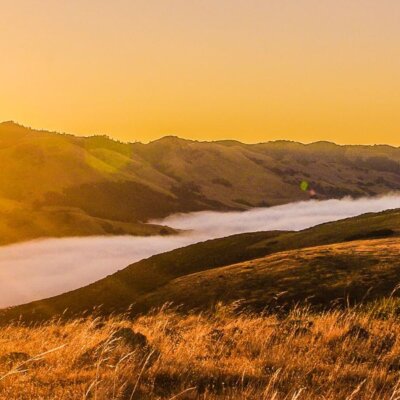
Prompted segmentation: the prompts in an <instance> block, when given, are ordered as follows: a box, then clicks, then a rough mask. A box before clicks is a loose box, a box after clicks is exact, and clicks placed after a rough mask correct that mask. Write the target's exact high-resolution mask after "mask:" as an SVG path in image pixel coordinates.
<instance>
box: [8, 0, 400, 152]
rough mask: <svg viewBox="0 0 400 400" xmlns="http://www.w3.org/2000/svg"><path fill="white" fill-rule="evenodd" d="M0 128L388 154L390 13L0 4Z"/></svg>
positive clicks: (395, 90) (393, 87) (395, 24)
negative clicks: (326, 145) (319, 144)
mask: <svg viewBox="0 0 400 400" xmlns="http://www.w3.org/2000/svg"><path fill="white" fill-rule="evenodd" d="M0 6H1V12H0V31H1V33H0V54H1V59H0V121H5V120H14V121H16V122H19V123H22V124H24V125H27V126H32V127H35V128H45V129H49V130H56V131H63V132H70V133H75V134H81V135H89V134H108V135H110V136H112V137H114V138H117V139H120V140H124V141H136V140H138V141H143V142H148V141H151V140H155V139H157V138H159V137H161V136H165V135H177V136H180V137H184V138H190V139H195V140H218V139H237V140H241V141H244V142H249V143H252V142H263V141H268V140H276V139H287V140H297V141H301V142H312V141H317V140H329V141H333V142H336V143H366V144H372V143H387V144H392V145H400V134H399V133H400V112H399V110H400V74H399V71H400V51H399V38H400V24H399V21H400V1H398V0H113V1H109V0H69V1H54V0H0Z"/></svg>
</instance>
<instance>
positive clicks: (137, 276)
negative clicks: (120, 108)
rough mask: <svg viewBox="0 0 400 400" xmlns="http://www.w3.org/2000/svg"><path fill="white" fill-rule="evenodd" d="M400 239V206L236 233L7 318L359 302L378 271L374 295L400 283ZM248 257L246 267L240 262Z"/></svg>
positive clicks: (131, 268)
mask: <svg viewBox="0 0 400 400" xmlns="http://www.w3.org/2000/svg"><path fill="white" fill-rule="evenodd" d="M399 237H400V210H391V211H386V212H382V213H377V214H365V215H363V216H360V217H355V218H349V219H345V220H341V221H337V222H331V223H326V224H322V225H319V226H316V227H313V228H310V229H306V230H303V231H299V232H257V233H249V234H241V235H234V236H230V237H227V238H223V239H216V240H210V241H207V242H203V243H198V244H194V245H191V246H188V247H184V248H181V249H177V250H173V251H170V252H167V253H164V254H160V255H156V256H153V257H150V258H148V259H146V260H142V261H139V262H137V263H135V264H132V265H130V266H129V267H127V268H125V269H124V270H121V271H119V272H117V273H115V274H113V275H110V276H108V277H106V278H104V279H102V280H100V281H98V282H96V283H93V284H91V285H89V286H86V287H84V288H81V289H78V290H75V291H72V292H69V293H66V294H63V295H60V296H56V297H52V298H50V299H46V300H41V301H36V302H33V303H30V304H27V305H22V306H18V307H14V308H10V309H8V310H4V311H3V312H2V313H1V315H0V320H1V321H3V322H5V321H9V320H10V319H13V318H19V317H20V316H22V318H23V319H24V320H26V321H37V320H41V319H47V318H50V317H53V316H55V315H57V314H61V313H63V312H64V311H65V310H67V311H66V312H65V315H74V314H77V313H80V312H83V311H86V310H89V309H91V308H93V307H96V306H99V305H102V311H103V312H104V313H105V314H108V313H111V312H120V311H126V309H127V308H128V307H129V306H130V305H131V304H134V306H133V311H134V312H135V313H139V312H144V311H147V310H148V309H149V308H151V307H153V306H161V305H162V304H163V303H164V302H166V301H172V302H176V303H178V304H180V303H185V304H186V305H187V307H188V308H191V307H204V308H207V307H208V306H210V305H212V304H214V303H216V302H217V301H219V300H221V301H225V302H229V301H231V300H232V301H233V300H236V299H239V298H240V299H244V300H246V301H248V302H249V303H252V304H253V305H254V306H257V307H258V308H259V307H261V306H265V305H268V304H270V303H271V301H272V300H273V298H274V297H276V295H277V294H278V293H279V292H282V291H288V292H290V293H292V294H291V295H289V294H288V295H286V296H285V297H283V299H284V300H285V302H286V301H287V302H294V301H303V300H305V299H306V298H309V297H310V296H312V295H314V297H313V299H314V300H313V302H314V303H315V304H321V305H326V304H328V303H329V302H330V301H331V300H332V299H336V297H340V298H342V299H343V297H345V296H346V295H347V294H349V295H350V297H351V298H352V299H353V300H358V299H359V298H360V296H361V295H362V296H364V295H365V294H366V292H367V291H368V289H369V285H370V284H372V283H371V274H372V271H373V273H374V274H375V277H376V276H379V279H377V280H378V281H379V285H374V286H375V290H374V291H373V292H371V293H370V294H371V296H372V297H373V296H375V297H379V296H381V295H382V296H384V295H387V294H388V292H390V291H391V290H392V289H393V288H394V286H396V284H397V283H398V281H400V270H399V269H398V262H397V258H396V257H397V256H398V254H399V242H398V241H399V240H400V239H399ZM327 245H328V246H327ZM330 245H333V246H330ZM309 248H312V249H311V250H309ZM365 248H367V249H368V248H370V250H369V252H366V251H364V249H365ZM307 249H308V250H307ZM263 257H264V258H263ZM255 259H258V260H257V261H250V260H255ZM241 262H245V264H243V265H242V264H239V265H233V264H237V263H241ZM246 262H247V263H246ZM275 266H276V268H275ZM294 271H297V274H294ZM261 276H262V277H261ZM397 278H398V280H397ZM375 279H376V278H375ZM318 282H320V283H319V284H317V283H318ZM343 282H346V285H347V286H343V285H344V283H343ZM330 286H331V287H330ZM231 288H232V290H231ZM346 288H347V289H346ZM296 293H297V294H296ZM321 296H322V297H321ZM257 299H258V300H259V302H256V301H255V300H257ZM256 303H257V304H256Z"/></svg>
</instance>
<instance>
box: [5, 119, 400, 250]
mask: <svg viewBox="0 0 400 400" xmlns="http://www.w3.org/2000/svg"><path fill="white" fill-rule="evenodd" d="M0 168H1V171H2V173H1V174H0V204H3V203H4V204H7V205H13V207H10V206H8V207H6V208H3V209H2V214H4V216H3V215H2V223H1V224H0V234H1V238H2V239H1V243H9V242H13V241H17V240H25V239H29V238H32V237H42V236H64V235H65V233H66V232H65V229H64V228H63V224H62V223H61V222H58V221H59V220H58V219H57V218H53V217H54V210H57V209H58V211H57V214H58V215H64V217H62V218H65V219H66V220H68V219H69V218H72V219H74V218H75V217H74V216H71V215H72V214H74V213H75V212H76V210H80V212H81V214H82V215H85V216H84V218H85V219H86V220H87V222H88V224H87V228H81V227H80V226H79V225H80V223H79V218H77V221H72V222H71V223H67V224H66V225H67V226H68V228H67V229H66V231H67V233H68V234H69V235H75V234H77V235H81V234H85V235H89V234H102V233H108V234H113V232H117V233H122V232H123V233H129V234H132V233H133V234H142V233H143V232H145V233H146V234H147V233H148V234H152V233H158V232H159V231H160V230H161V229H162V227H155V229H151V228H146V227H143V226H142V225H135V224H137V223H138V222H145V221H147V220H149V219H152V218H159V217H165V216H167V215H169V214H171V213H176V212H189V211H199V210H244V209H248V208H251V207H256V206H271V205H277V204H283V203H288V202H292V201H297V200H304V199H308V198H309V193H308V192H306V191H302V190H300V187H299V185H300V182H301V181H303V180H306V181H308V182H309V188H310V189H312V190H313V193H314V192H315V193H316V196H317V197H318V198H320V199H327V198H340V197H343V196H345V195H351V196H353V197H360V196H369V195H376V194H382V193H388V192H391V191H396V190H400V149H398V148H394V147H390V146H337V145H335V144H332V143H327V142H318V143H313V144H310V145H303V144H300V143H293V142H284V141H281V142H270V143H262V144H254V145H250V144H243V143H240V142H236V141H220V142H196V141H190V140H183V139H179V138H175V137H165V138H163V139H160V140H156V141H154V142H151V143H149V144H141V143H120V142H117V141H114V140H111V139H109V138H108V137H106V136H93V137H75V136H72V135H66V134H58V133H53V132H46V131H38V130H33V129H29V128H25V127H22V126H20V125H17V124H15V123H13V122H6V123H1V124H0ZM49 207H51V208H50V209H49ZM66 210H69V211H66ZM30 215H33V216H34V217H33V220H34V221H36V222H35V223H34V227H33V228H29V229H30V230H29V229H28V228H27V227H26V225H27V224H29V223H30V221H29V220H30V218H29V216H30ZM92 217H95V218H100V219H102V220H106V222H107V224H111V225H112V226H111V227H110V226H109V225H107V227H108V228H105V229H103V228H99V227H98V226H97V225H98V220H92V221H90V219H91V218H92ZM62 218H61V219H62ZM50 219H51V220H52V221H55V222H54V225H53V226H50V225H51V224H49V223H48V222H47V221H48V220H50ZM10 221H17V222H15V223H14V225H13V223H12V222H10ZM110 221H117V222H118V223H117V224H114V223H111V222H110ZM119 222H124V223H129V224H132V223H133V225H129V226H128V225H121V224H119ZM96 226H97V227H96ZM107 230H108V231H107ZM164 233H168V231H164Z"/></svg>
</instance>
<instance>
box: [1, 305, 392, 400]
mask: <svg viewBox="0 0 400 400" xmlns="http://www.w3.org/2000/svg"><path fill="white" fill-rule="evenodd" d="M398 312H399V303H398V301H395V300H393V299H392V300H391V299H386V300H382V301H381V302H379V303H376V304H375V305H374V306H373V307H371V308H365V309H362V308H361V309H347V310H345V311H330V312H326V313H321V314H313V313H311V312H309V311H307V310H306V309H296V310H294V311H292V312H291V313H289V314H287V315H285V314H271V315H260V314H251V313H248V312H242V313H238V312H237V310H236V311H235V308H234V307H221V306H219V307H217V308H216V310H215V311H214V312H213V313H212V314H201V315H198V314H189V315H185V316H182V315H181V314H177V313H176V312H174V311H171V310H168V309H164V310H163V311H160V312H156V313H152V314H150V315H147V316H143V317H140V318H138V319H136V320H134V321H131V320H127V319H125V318H124V317H123V316H122V317H118V318H116V317H112V318H109V319H104V320H103V319H99V318H97V319H96V318H94V317H88V318H84V319H79V320H75V321H74V322H69V323H67V324H62V323H60V322H58V321H52V322H50V323H48V324H45V325H36V326H33V327H22V326H18V325H10V326H7V327H3V328H2V329H1V330H0V343H1V349H0V398H2V399H9V400H13V399H15V400H16V399H18V400H28V399H29V400H30V399H52V400H61V399H63V400H75V399H76V400H77V399H107V400H117V399H120V400H131V399H137V400H139V399H140V400H156V399H157V400H161V399H163V400H172V399H185V400H190V399H199V400H206V399H209V400H217V399H220V400H223V399H248V400H259V399H265V400H272V399H274V400H295V399H296V400H317V399H318V400H320V399H326V400H337V399H343V400H396V399H398V398H399V396H400V387H399V370H400V360H399V352H400V342H399V340H398V337H399V335H400V323H399V320H398Z"/></svg>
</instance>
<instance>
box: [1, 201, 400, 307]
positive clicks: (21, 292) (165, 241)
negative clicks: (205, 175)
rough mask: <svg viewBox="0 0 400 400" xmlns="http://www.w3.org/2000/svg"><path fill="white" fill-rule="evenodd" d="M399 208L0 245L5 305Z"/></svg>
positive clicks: (209, 219) (206, 222)
mask: <svg viewBox="0 0 400 400" xmlns="http://www.w3.org/2000/svg"><path fill="white" fill-rule="evenodd" d="M392 208H400V196H399V195H390V196H384V197H379V198H364V199H358V200H352V199H350V198H345V199H342V200H326V201H307V202H299V203H291V204H286V205H282V206H277V207H271V208H258V209H253V210H250V211H245V212H226V213H221V212H211V211H205V212H198V213H190V214H179V215H172V216H170V217H168V218H166V219H164V220H158V221H153V222H158V223H162V224H166V225H169V226H172V227H174V228H180V229H185V230H190V233H185V234H182V235H179V236H167V237H166V236H152V237H130V236H119V237H85V238H65V239H46V240H37V241H32V242H27V243H21V244H15V245H10V246H3V247H0V307H7V306H10V305H16V304H21V303H26V302H29V301H32V300H37V299H40V298H45V297H49V296H53V295H56V294H60V293H63V292H66V291H69V290H72V289H76V288H78V287H81V286H84V285H86V284H88V283H91V282H94V281H96V280H98V279H101V278H103V277H105V276H106V275H108V274H111V273H113V272H116V271H117V270H119V269H121V268H124V267H126V266H127V265H129V264H131V263H132V262H135V261H138V260H140V259H143V258H146V257H149V256H151V255H154V254H158V253H162V252H165V251H169V250H172V249H175V248H178V247H182V246H186V245H188V244H191V243H195V242H199V241H203V240H207V239H211V238H216V237H223V236H228V235H232V234H236V233H243V232H253V231H267V230H300V229H304V228H308V227H311V226H314V225H317V224H320V223H323V222H328V221H334V220H338V219H342V218H346V217H351V216H355V215H360V214H363V213H366V212H377V211H382V210H387V209H392Z"/></svg>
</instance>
